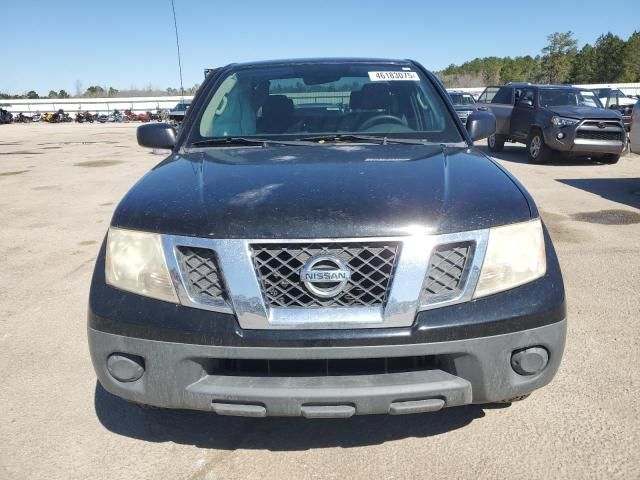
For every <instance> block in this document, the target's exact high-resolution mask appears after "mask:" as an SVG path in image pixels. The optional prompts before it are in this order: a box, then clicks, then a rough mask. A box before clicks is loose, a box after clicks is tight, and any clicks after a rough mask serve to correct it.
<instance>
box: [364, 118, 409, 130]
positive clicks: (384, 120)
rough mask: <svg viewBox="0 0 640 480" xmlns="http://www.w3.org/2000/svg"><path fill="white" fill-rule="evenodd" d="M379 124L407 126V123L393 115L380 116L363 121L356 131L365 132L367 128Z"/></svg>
mask: <svg viewBox="0 0 640 480" xmlns="http://www.w3.org/2000/svg"><path fill="white" fill-rule="evenodd" d="M381 123H395V124H397V125H402V126H403V127H406V126H407V123H406V122H405V121H404V120H402V119H401V118H399V117H396V116H395V115H386V114H380V115H375V116H373V117H371V118H369V119H367V120H365V121H364V122H363V123H362V125H360V126H359V127H358V130H366V129H367V128H371V127H373V126H375V125H379V124H381Z"/></svg>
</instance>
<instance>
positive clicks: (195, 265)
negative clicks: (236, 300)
mask: <svg viewBox="0 0 640 480" xmlns="http://www.w3.org/2000/svg"><path fill="white" fill-rule="evenodd" d="M176 257H177V260H178V265H179V267H180V270H181V272H182V276H183V278H184V286H185V289H186V290H187V293H188V294H189V296H190V297H191V298H193V299H194V300H196V301H202V302H205V303H210V302H224V301H225V300H226V293H225V288H224V283H223V281H222V274H221V272H220V268H219V267H218V261H217V259H216V254H215V252H214V251H213V250H210V249H208V248H199V247H186V246H180V247H178V248H177V249H176Z"/></svg>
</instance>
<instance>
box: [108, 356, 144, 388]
mask: <svg viewBox="0 0 640 480" xmlns="http://www.w3.org/2000/svg"><path fill="white" fill-rule="evenodd" d="M107 370H108V371H109V373H110V374H111V376H112V377H113V378H115V379H116V380H118V381H119V382H127V383H128V382H135V381H136V380H139V379H140V377H142V375H143V374H144V359H143V358H142V357H139V356H138V355H131V354H129V353H112V354H111V355H109V358H107Z"/></svg>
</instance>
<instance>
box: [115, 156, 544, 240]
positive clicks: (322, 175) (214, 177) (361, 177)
mask: <svg viewBox="0 0 640 480" xmlns="http://www.w3.org/2000/svg"><path fill="white" fill-rule="evenodd" d="M531 208H535V207H533V206H530V204H529V202H528V200H527V198H526V197H525V195H524V193H523V191H522V190H521V187H520V186H519V185H518V184H517V182H516V181H515V180H513V179H512V178H511V177H510V176H509V175H508V174H507V173H505V172H504V171H503V170H502V169H501V168H499V167H498V166H497V165H496V164H494V163H493V161H491V160H490V159H488V158H487V157H486V156H484V155H483V154H482V153H480V152H477V151H475V150H473V149H466V148H453V149H452V148H444V147H441V146H439V145H428V146H424V145H416V146H413V145H397V144H389V145H363V144H349V145H326V144H325V145H315V144H314V145H309V146H282V147H279V146H267V147H252V148H233V147H227V148H212V149H207V150H203V151H200V152H194V153H189V154H172V155H171V156H170V157H168V158H167V159H166V160H165V161H163V162H162V163H160V164H159V165H158V166H156V167H155V168H154V169H153V170H151V171H150V172H149V173H148V174H147V175H145V176H144V177H143V178H142V179H141V180H140V181H139V182H138V183H137V184H136V185H135V186H134V187H133V188H132V189H131V190H130V191H129V192H128V193H127V195H126V196H125V198H124V199H123V200H122V201H121V202H120V204H119V205H118V207H117V209H116V212H115V214H114V218H113V220H112V225H113V226H117V227H121V228H129V229H134V230H143V231H151V232H158V233H169V234H177V235H187V236H198V237H210V238H300V239H303V238H329V237H335V238H344V237H374V236H396V235H407V234H410V233H412V232H415V231H416V229H417V231H422V232H424V231H427V232H429V233H450V232H458V231H465V230H475V229H481V228H487V227H492V226H497V225H504V224H509V223H514V222H519V221H525V220H528V219H529V218H530V217H531Z"/></svg>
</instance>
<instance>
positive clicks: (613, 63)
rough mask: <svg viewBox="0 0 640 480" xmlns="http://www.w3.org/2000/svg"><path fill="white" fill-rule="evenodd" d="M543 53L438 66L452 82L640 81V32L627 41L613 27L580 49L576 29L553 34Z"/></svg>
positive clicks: (454, 84) (453, 84)
mask: <svg viewBox="0 0 640 480" xmlns="http://www.w3.org/2000/svg"><path fill="white" fill-rule="evenodd" d="M547 42H548V43H547V45H546V46H545V47H544V48H542V50H541V54H540V55H536V56H535V57H532V56H530V55H526V56H522V57H514V58H512V57H484V58H476V59H474V60H471V61H469V62H465V63H463V64H462V65H449V66H448V67H447V68H445V69H444V70H442V71H440V72H438V77H439V78H440V80H442V82H443V83H444V84H445V86H447V87H475V86H483V85H488V84H501V83H507V82H537V83H575V84H583V83H627V82H640V32H639V31H636V32H633V34H632V35H631V36H630V37H629V38H628V39H627V40H626V41H625V40H623V39H622V38H620V37H619V36H617V35H614V34H612V33H611V32H609V33H606V34H603V35H601V36H600V37H598V39H597V40H596V41H595V43H594V44H593V45H590V44H588V43H587V44H586V45H584V46H583V47H582V48H581V49H578V42H577V40H576V38H575V36H574V34H573V32H571V31H568V32H555V33H552V34H551V35H549V36H548V37H547Z"/></svg>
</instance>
